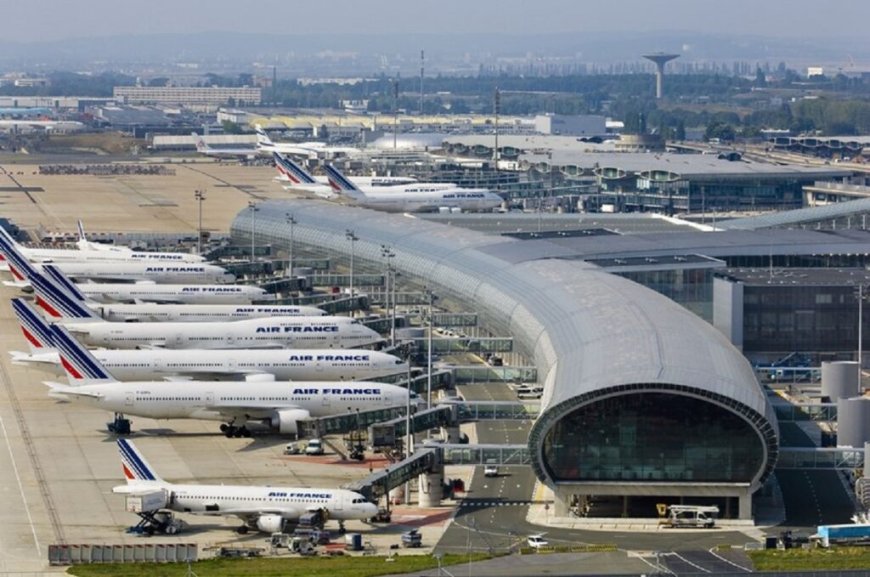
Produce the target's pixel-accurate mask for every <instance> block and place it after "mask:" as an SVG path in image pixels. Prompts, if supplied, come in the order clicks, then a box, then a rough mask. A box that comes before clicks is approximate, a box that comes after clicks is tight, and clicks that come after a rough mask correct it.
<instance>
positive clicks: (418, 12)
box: [0, 0, 870, 42]
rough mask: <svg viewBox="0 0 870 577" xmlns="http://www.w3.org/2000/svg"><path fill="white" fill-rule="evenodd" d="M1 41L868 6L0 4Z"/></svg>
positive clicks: (386, 1)
mask: <svg viewBox="0 0 870 577" xmlns="http://www.w3.org/2000/svg"><path fill="white" fill-rule="evenodd" d="M0 14H3V19H2V35H0V36H2V39H3V40H6V41H19V42H41V41H51V40H65V39H70V38H81V37H99V36H116V35H131V34H155V33H162V32H170V33H179V32H181V33H198V32H220V31H238V32H257V31H263V32H268V33H272V34H330V33H338V34H341V33H349V32H363V33H371V34H385V33H390V32H396V31H401V32H406V33H407V32H412V33H439V34H443V33H448V32H456V33H460V34H468V33H475V32H500V33H504V34H540V33H547V32H554V33H566V32H568V33H570V32H577V33H583V32H593V31H639V32H652V31H669V30H681V31H693V32H704V33H711V34H722V35H735V36H742V35H763V36H767V37H776V38H783V37H785V38H788V37H792V38H795V37H797V38H801V37H805V36H807V35H814V36H816V37H818V38H832V37H843V36H854V37H859V38H865V37H866V29H867V25H868V22H870V0H836V1H835V2H829V1H825V0H715V1H714V0H606V1H592V0H438V1H436V2H432V1H426V2H422V1H420V0H303V1H300V0H253V1H248V2H244V1H239V0H142V1H141V2H130V1H127V0H82V1H81V2H72V1H70V0H35V1H33V0H31V1H28V0H0Z"/></svg>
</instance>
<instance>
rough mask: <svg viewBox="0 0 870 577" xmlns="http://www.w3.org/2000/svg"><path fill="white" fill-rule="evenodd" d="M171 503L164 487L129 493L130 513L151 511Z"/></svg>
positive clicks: (128, 507)
mask: <svg viewBox="0 0 870 577" xmlns="http://www.w3.org/2000/svg"><path fill="white" fill-rule="evenodd" d="M168 504H169V495H167V493H166V491H164V490H163V489H159V490H157V491H148V492H147V493H135V494H131V495H127V512H128V513H151V512H154V511H159V510H160V509H162V508H164V507H166V505H168Z"/></svg>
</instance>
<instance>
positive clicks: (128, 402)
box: [124, 393, 134, 407]
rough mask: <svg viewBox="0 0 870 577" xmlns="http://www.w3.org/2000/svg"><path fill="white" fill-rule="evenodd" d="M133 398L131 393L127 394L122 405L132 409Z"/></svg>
mask: <svg viewBox="0 0 870 577" xmlns="http://www.w3.org/2000/svg"><path fill="white" fill-rule="evenodd" d="M133 398H134V395H133V393H127V397H126V399H125V400H124V404H125V405H127V406H128V407H132V406H133Z"/></svg>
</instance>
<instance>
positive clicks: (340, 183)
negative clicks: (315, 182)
mask: <svg viewBox="0 0 870 577" xmlns="http://www.w3.org/2000/svg"><path fill="white" fill-rule="evenodd" d="M323 169H324V170H325V171H326V175H327V177H328V178H329V186H331V187H332V189H333V190H334V191H335V192H337V193H339V194H343V195H345V196H347V197H348V198H350V199H352V200H362V199H364V198H365V196H366V195H365V193H364V192H363V191H362V190H361V189H360V188H359V187H358V186H357V185H355V184H354V183H353V182H351V181H350V179H349V178H347V177H346V176H345V175H343V174H342V173H341V172H339V171H338V169H337V168H335V167H334V166H332V165H330V164H324V165H323Z"/></svg>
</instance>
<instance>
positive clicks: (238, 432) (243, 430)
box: [220, 423, 251, 439]
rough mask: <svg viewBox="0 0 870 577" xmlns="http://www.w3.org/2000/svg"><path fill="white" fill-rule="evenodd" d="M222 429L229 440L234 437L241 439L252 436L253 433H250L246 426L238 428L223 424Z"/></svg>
mask: <svg viewBox="0 0 870 577" xmlns="http://www.w3.org/2000/svg"><path fill="white" fill-rule="evenodd" d="M220 428H221V433H223V434H224V435H225V436H226V437H227V439H230V438H232V437H236V438H239V437H250V436H251V431H249V430H248V429H247V427H244V426H242V427H236V426H235V425H232V424H229V423H222V424H221V427H220Z"/></svg>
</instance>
